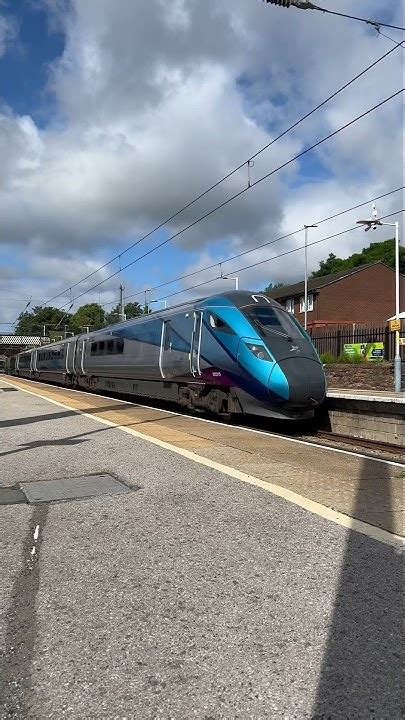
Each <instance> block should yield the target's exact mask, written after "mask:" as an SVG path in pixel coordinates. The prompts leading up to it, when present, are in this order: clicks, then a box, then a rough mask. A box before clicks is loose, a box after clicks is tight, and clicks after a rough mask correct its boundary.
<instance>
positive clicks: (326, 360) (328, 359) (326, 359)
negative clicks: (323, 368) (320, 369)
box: [319, 352, 336, 365]
mask: <svg viewBox="0 0 405 720" xmlns="http://www.w3.org/2000/svg"><path fill="white" fill-rule="evenodd" d="M319 357H320V360H321V363H323V364H324V365H330V363H334V362H336V358H335V357H333V355H332V354H331V353H329V352H324V353H322V354H321V355H320V356H319Z"/></svg>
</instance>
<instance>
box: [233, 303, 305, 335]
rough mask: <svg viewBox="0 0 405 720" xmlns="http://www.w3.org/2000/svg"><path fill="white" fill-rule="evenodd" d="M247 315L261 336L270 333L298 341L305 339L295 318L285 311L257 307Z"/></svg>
mask: <svg viewBox="0 0 405 720" xmlns="http://www.w3.org/2000/svg"><path fill="white" fill-rule="evenodd" d="M246 314H247V316H248V318H249V319H250V320H251V321H253V324H254V325H255V326H256V328H257V329H258V330H259V333H261V334H263V332H264V333H268V332H270V333H275V334H278V335H285V336H287V337H291V338H296V339H298V338H302V337H303V336H304V337H305V334H304V332H303V330H302V328H301V326H300V325H299V323H298V322H297V321H296V320H295V318H294V316H293V315H292V314H290V313H288V312H286V311H285V310H281V309H279V308H275V307H265V306H260V305H256V306H255V307H251V308H249V309H248V310H247V312H246Z"/></svg>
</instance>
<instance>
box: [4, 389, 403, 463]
mask: <svg viewBox="0 0 405 720" xmlns="http://www.w3.org/2000/svg"><path fill="white" fill-rule="evenodd" d="M20 379H21V380H28V382H37V383H38V384H40V385H45V387H49V388H51V389H52V390H65V391H66V390H68V391H69V392H75V393H83V395H88V396H89V397H102V398H106V399H108V400H113V401H114V402H118V403H123V404H124V405H133V407H141V408H145V409H146V410H157V411H158V412H163V413H166V414H167V415H174V416H175V417H181V418H190V419H191V420H195V421H197V422H203V423H210V424H211V425H219V427H222V428H226V427H230V428H232V429H233V430H240V431H243V432H250V433H255V434H256V435H264V437H269V438H276V440H285V441H286V442H292V443H299V444H300V445H307V446H309V447H315V448H319V449H320V450H325V451H328V452H335V453H340V454H342V455H349V456H350V457H356V458H363V459H364V460H372V461H373V462H377V463H383V464H384V465H394V467H400V468H405V463H400V462H397V461H395V460H383V459H382V458H378V457H374V456H373V455H363V454H362V453H358V452H354V451H352V450H342V448H334V447H331V446H330V445H322V443H316V442H310V441H309V440H299V439H298V438H292V437H289V436H288V435H281V434H278V433H272V432H268V431H267V430H256V429H255V428H249V427H246V426H245V425H240V426H237V425H230V426H228V425H225V424H224V423H221V422H218V420H208V419H207V418H202V417H197V416H195V417H194V416H193V417H191V416H190V415H183V414H182V413H177V412H175V411H174V410H164V409H162V408H155V407H153V405H142V404H141V403H134V402H131V401H130V400H121V398H111V397H109V396H108V395H101V394H99V393H96V392H94V393H91V392H87V391H86V390H76V389H75V388H68V387H64V386H62V385H51V384H50V383H45V382H42V381H39V380H29V379H28V378H20ZM1 382H5V383H6V384H8V385H12V383H10V382H9V381H7V380H3V379H1ZM12 386H13V387H18V388H20V386H19V385H12ZM20 389H23V390H24V391H25V392H27V393H30V394H31V395H37V393H35V392H33V391H32V390H26V389H25V388H20ZM41 397H43V396H41ZM45 399H46V400H47V399H48V398H45ZM51 402H53V401H51ZM62 407H64V406H63V405H62ZM360 442H361V438H359V444H360ZM401 449H402V448H401V447H400V446H398V455H400V454H401Z"/></svg>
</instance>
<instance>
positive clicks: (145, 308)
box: [143, 288, 150, 315]
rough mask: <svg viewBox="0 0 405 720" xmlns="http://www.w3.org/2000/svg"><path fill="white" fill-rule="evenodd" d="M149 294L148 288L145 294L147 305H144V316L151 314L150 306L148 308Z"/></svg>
mask: <svg viewBox="0 0 405 720" xmlns="http://www.w3.org/2000/svg"><path fill="white" fill-rule="evenodd" d="M149 292H150V288H146V290H144V293H145V305H144V308H143V314H144V315H147V314H148V312H149V306H148V293H149Z"/></svg>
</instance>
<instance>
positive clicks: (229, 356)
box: [16, 292, 326, 419]
mask: <svg viewBox="0 0 405 720" xmlns="http://www.w3.org/2000/svg"><path fill="white" fill-rule="evenodd" d="M16 372H17V374H18V375H20V376H22V377H30V378H35V379H43V380H49V381H51V382H57V383H59V384H63V385H67V386H71V387H81V388H84V389H97V390H114V391H115V392H117V393H124V394H130V395H137V396H140V397H149V398H157V399H163V400H171V401H175V402H177V403H180V404H181V405H186V406H188V407H191V408H199V409H206V410H210V411H212V412H214V413H218V414H222V415H229V414H231V413H249V414H255V415H265V416H269V417H276V418H288V419H302V418H309V417H312V416H313V413H314V410H315V408H316V407H317V406H318V405H319V404H320V403H321V402H322V401H323V399H324V396H325V389H326V388H325V374H324V371H323V367H322V364H321V362H320V360H319V357H318V355H317V353H316V350H315V348H314V346H313V344H312V342H311V339H310V337H309V335H308V334H307V333H306V332H305V330H304V329H303V328H302V327H301V325H300V324H299V323H298V322H297V321H296V320H295V318H294V317H293V316H291V315H290V314H289V313H287V312H286V311H285V310H284V308H283V307H282V306H281V305H279V304H278V303H277V302H275V301H274V300H272V299H270V298H268V297H267V296H265V295H261V294H254V293H249V292H229V293H224V294H221V295H215V296H213V297H208V298H204V299H201V300H196V301H194V302H189V303H184V304H182V305H178V306H176V307H173V308H169V309H167V310H162V311H161V312H157V313H152V314H151V315H145V316H143V317H140V318H136V319H134V320H128V321H127V322H124V323H118V324H116V325H112V326H110V327H107V328H103V329H102V330H97V331H95V332H91V333H89V334H86V335H78V336H76V337H73V338H68V339H67V340H63V341H60V342H56V343H53V344H52V345H47V346H44V347H41V348H38V349H36V350H31V351H28V352H24V353H20V355H19V356H18V358H17V362H16Z"/></svg>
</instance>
